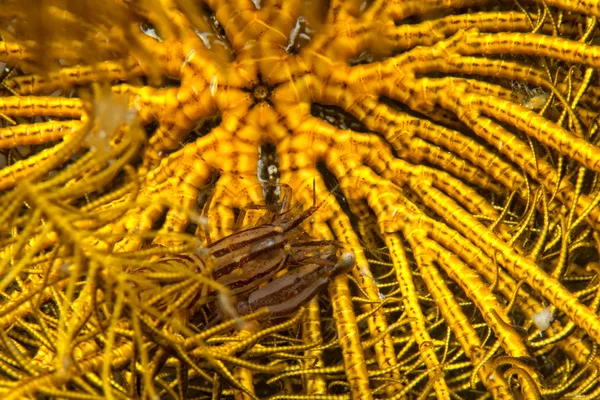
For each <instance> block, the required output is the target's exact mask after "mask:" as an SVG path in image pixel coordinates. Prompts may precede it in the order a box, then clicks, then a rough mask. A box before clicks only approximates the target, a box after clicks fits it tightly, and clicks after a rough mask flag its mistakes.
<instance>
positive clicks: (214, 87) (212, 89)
mask: <svg viewBox="0 0 600 400" xmlns="http://www.w3.org/2000/svg"><path fill="white" fill-rule="evenodd" d="M217 85H218V83H217V76H216V75H214V76H213V77H212V78H211V80H210V95H211V96H212V97H214V95H215V93H217Z"/></svg>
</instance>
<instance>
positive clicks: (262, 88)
mask: <svg viewBox="0 0 600 400" xmlns="http://www.w3.org/2000/svg"><path fill="white" fill-rule="evenodd" d="M252 97H254V100H256V101H257V102H261V101H265V100H266V99H267V97H269V88H268V87H267V85H265V84H262V83H261V84H258V85H256V86H255V87H254V89H252Z"/></svg>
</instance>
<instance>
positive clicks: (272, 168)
mask: <svg viewBox="0 0 600 400" xmlns="http://www.w3.org/2000/svg"><path fill="white" fill-rule="evenodd" d="M267 171H269V175H271V176H273V175H275V174H276V173H277V167H276V166H275V165H269V167H268V168H267Z"/></svg>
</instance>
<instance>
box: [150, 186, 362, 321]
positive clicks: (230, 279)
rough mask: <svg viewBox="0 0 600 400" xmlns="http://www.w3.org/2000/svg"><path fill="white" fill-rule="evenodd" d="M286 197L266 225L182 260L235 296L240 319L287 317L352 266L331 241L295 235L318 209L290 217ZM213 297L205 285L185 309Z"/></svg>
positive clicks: (346, 253) (349, 258) (347, 255)
mask: <svg viewBox="0 0 600 400" xmlns="http://www.w3.org/2000/svg"><path fill="white" fill-rule="evenodd" d="M288 196H289V193H288V195H284V198H283V200H282V205H281V210H280V211H279V212H276V213H273V216H272V218H271V220H270V221H268V222H266V223H263V224H260V225H258V226H255V227H252V228H248V229H243V230H240V231H237V232H235V233H233V234H231V235H229V236H226V237H224V238H222V239H220V240H218V241H216V242H214V243H211V244H209V245H208V246H207V247H206V248H205V249H203V252H202V254H201V255H200V256H198V255H196V256H194V257H190V256H186V259H187V260H188V261H190V262H194V261H195V262H197V263H198V265H199V269H200V271H203V272H204V273H207V275H208V276H209V277H210V278H211V279H213V280H214V281H216V282H217V283H218V284H220V285H222V286H224V287H226V288H228V289H229V294H231V295H236V296H237V297H238V300H239V301H238V303H237V306H236V309H237V312H238V313H240V314H242V315H243V314H247V313H250V312H253V311H257V310H258V309H260V308H263V307H266V308H267V309H268V310H269V314H268V315H269V316H271V317H276V316H283V315H286V314H289V313H292V312H293V311H295V310H297V309H298V307H300V306H302V305H303V304H305V303H306V302H308V301H309V300H310V299H312V298H313V297H314V296H315V295H317V294H318V293H319V292H320V291H321V290H322V289H323V288H325V287H326V285H327V283H328V282H329V279H331V278H332V277H334V276H336V275H338V274H340V273H343V272H347V271H349V270H350V269H351V268H352V267H353V266H354V254H353V253H351V252H349V251H344V250H343V249H342V248H340V246H339V245H338V243H337V242H336V241H333V240H313V239H312V238H310V236H309V235H308V234H307V233H306V232H304V231H300V232H298V231H297V230H298V229H300V228H299V226H300V224H301V223H302V222H303V221H305V220H306V219H308V218H309V217H310V216H311V215H313V214H314V213H315V212H316V211H317V210H318V209H319V207H320V206H321V204H316V203H313V206H312V207H310V208H308V209H307V210H305V211H303V212H301V213H299V214H296V215H294V213H292V212H290V210H289V201H288ZM178 260H179V261H181V258H180V257H179V258H177V257H175V258H172V257H169V258H165V259H162V260H159V262H161V263H172V262H177V261H178ZM284 268H287V269H288V272H287V273H286V274H284V275H282V276H280V277H277V278H276V279H273V280H272V281H270V282H269V283H267V284H266V285H265V286H263V287H262V288H260V289H256V288H257V287H258V286H259V285H260V284H261V283H264V282H266V281H268V280H269V279H271V278H272V277H273V276H274V275H275V274H276V273H277V272H279V271H281V270H283V269H284ZM214 294H215V293H214V291H212V290H211V289H210V288H209V287H208V286H205V287H204V288H203V290H202V292H201V293H198V294H197V295H196V296H195V297H194V300H193V301H191V302H190V304H189V306H190V307H194V303H205V302H206V300H208V299H209V298H211V297H212V296H213V295H214Z"/></svg>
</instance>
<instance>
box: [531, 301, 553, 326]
mask: <svg viewBox="0 0 600 400" xmlns="http://www.w3.org/2000/svg"><path fill="white" fill-rule="evenodd" d="M531 319H532V320H533V323H534V325H535V326H536V327H537V328H538V329H539V330H540V333H542V332H544V331H545V330H546V329H548V328H549V327H550V324H552V321H554V316H552V307H550V306H548V307H546V308H544V309H543V310H542V311H540V312H538V313H535V314H533V315H532V316H531Z"/></svg>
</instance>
